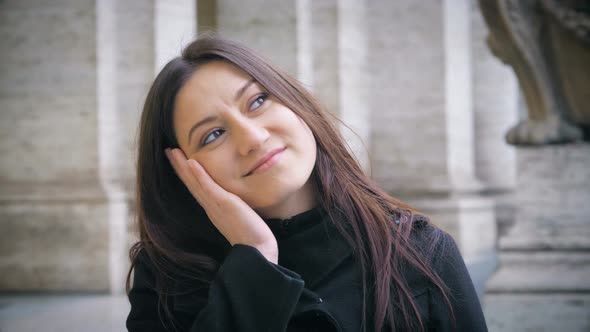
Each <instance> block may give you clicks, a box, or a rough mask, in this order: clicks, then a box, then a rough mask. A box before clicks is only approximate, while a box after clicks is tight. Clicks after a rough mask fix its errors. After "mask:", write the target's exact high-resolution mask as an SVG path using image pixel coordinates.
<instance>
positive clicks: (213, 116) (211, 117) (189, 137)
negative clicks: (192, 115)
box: [188, 115, 217, 144]
mask: <svg viewBox="0 0 590 332" xmlns="http://www.w3.org/2000/svg"><path fill="white" fill-rule="evenodd" d="M215 119H217V116H216V115H209V116H208V117H206V118H204V119H203V120H200V121H199V122H197V123H195V124H194V125H193V126H192V127H191V130H189V132H188V144H191V136H192V135H193V132H194V131H195V130H196V129H197V128H198V127H199V126H202V125H204V124H206V123H209V122H212V121H215Z"/></svg>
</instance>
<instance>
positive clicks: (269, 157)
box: [246, 148, 286, 176]
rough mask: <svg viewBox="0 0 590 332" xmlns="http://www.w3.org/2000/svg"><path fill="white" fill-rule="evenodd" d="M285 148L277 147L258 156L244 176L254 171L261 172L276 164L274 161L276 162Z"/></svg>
mask: <svg viewBox="0 0 590 332" xmlns="http://www.w3.org/2000/svg"><path fill="white" fill-rule="evenodd" d="M285 149H286V148H277V149H273V150H271V151H270V152H268V153H266V154H265V155H264V157H262V158H260V160H259V161H258V162H257V163H256V165H255V166H254V167H253V168H252V170H251V171H250V172H248V174H246V176H249V175H252V174H254V173H260V172H263V171H265V170H267V169H269V168H271V167H273V166H274V165H276V163H278V162H279V160H280V159H281V157H282V155H283V151H285Z"/></svg>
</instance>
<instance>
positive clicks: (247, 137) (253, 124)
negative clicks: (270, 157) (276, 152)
mask: <svg viewBox="0 0 590 332" xmlns="http://www.w3.org/2000/svg"><path fill="white" fill-rule="evenodd" d="M234 135H235V138H236V140H237V144H238V150H239V152H240V154H241V155H243V156H246V155H248V154H249V153H250V152H252V151H254V150H257V149H259V148H260V147H261V146H262V145H263V143H264V142H266V140H267V139H268V138H269V137H270V133H269V132H268V130H266V128H264V126H262V125H260V123H258V122H257V121H256V120H253V119H248V118H246V119H241V120H239V121H237V124H236V129H235V131H234Z"/></svg>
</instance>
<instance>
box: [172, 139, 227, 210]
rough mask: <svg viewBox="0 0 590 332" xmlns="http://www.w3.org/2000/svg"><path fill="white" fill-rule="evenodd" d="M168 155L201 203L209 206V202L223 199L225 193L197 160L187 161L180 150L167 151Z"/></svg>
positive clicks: (177, 171)
mask: <svg viewBox="0 0 590 332" xmlns="http://www.w3.org/2000/svg"><path fill="white" fill-rule="evenodd" d="M166 155H167V156H168V159H170V163H171V164H172V167H173V168H174V170H175V171H176V174H177V175H178V177H180V179H181V180H182V182H184V184H185V185H186V186H187V188H188V189H189V191H190V192H191V193H192V194H193V196H195V198H196V199H197V201H199V203H201V204H207V200H211V199H213V201H215V200H216V199H220V198H222V196H223V192H224V191H223V190H222V188H221V187H220V186H219V185H218V184H217V183H216V182H215V181H214V180H213V179H212V178H211V177H210V176H209V174H208V173H207V171H205V169H204V168H203V166H201V165H200V164H199V163H198V162H197V161H196V160H193V159H191V160H187V159H186V156H185V155H184V153H183V152H182V150H180V149H172V150H170V149H166Z"/></svg>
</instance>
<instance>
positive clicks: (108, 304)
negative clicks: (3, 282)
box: [0, 294, 129, 332]
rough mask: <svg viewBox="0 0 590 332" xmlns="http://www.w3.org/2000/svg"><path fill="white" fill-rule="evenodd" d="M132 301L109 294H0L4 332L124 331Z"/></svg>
mask: <svg viewBox="0 0 590 332" xmlns="http://www.w3.org/2000/svg"><path fill="white" fill-rule="evenodd" d="M128 312H129V302H128V301H127V297H125V296H109V295H96V294H93V295H87V294H84V295H83V294H75V295H48V294H35V295H32V294H30V295H29V294H27V295H24V294H23V295H7V294H4V295H0V332H39V331H43V332H108V331H112V332H123V331H127V330H126V329H125V318H126V317H127V313H128Z"/></svg>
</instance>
